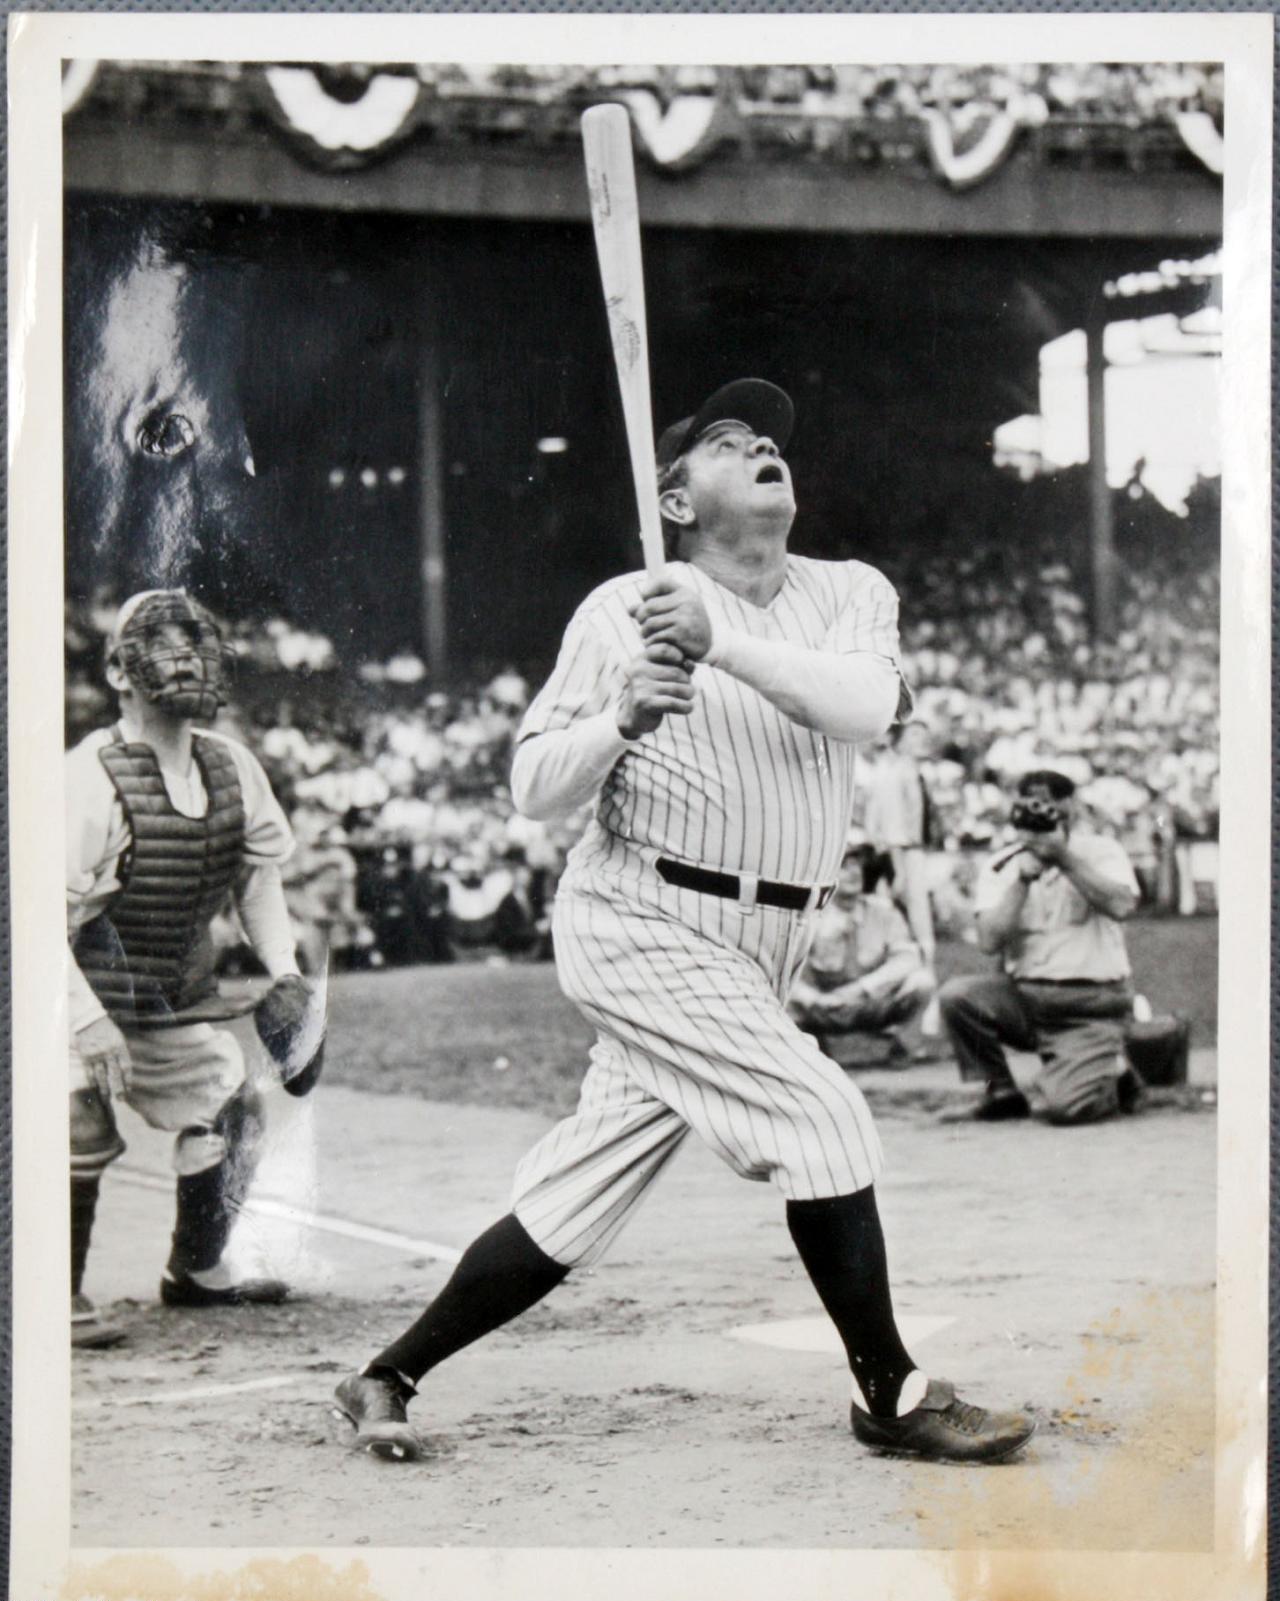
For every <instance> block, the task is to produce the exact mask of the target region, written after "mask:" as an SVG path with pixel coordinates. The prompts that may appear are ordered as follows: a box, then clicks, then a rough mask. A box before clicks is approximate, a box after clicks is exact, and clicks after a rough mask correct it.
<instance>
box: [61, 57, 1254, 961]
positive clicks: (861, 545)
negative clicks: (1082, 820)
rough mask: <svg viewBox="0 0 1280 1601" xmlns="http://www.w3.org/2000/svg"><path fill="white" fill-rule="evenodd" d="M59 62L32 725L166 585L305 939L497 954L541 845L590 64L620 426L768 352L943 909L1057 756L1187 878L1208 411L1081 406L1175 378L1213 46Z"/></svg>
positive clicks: (558, 851)
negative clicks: (215, 671) (59, 215)
mask: <svg viewBox="0 0 1280 1601" xmlns="http://www.w3.org/2000/svg"><path fill="white" fill-rule="evenodd" d="M63 90H64V113H65V122H64V180H65V186H66V206H65V218H66V231H65V264H66V265H65V272H66V306H67V311H66V330H67V338H66V372H67V384H66V442H67V459H66V488H67V496H66V516H67V527H66V549H67V596H68V601H67V635H66V637H67V660H68V702H67V704H68V738H69V739H72V738H75V737H78V735H79V734H80V733H81V732H83V731H84V729H85V728H86V727H88V726H92V725H93V724H94V723H95V722H97V721H100V720H101V718H102V716H103V715H104V712H105V710H106V707H107V700H106V697H105V693H104V688H103V684H102V679H101V667H100V659H101V637H102V633H103V630H104V628H105V626H106V622H107V619H108V617H109V613H110V608H111V606H112V604H113V603H114V602H116V601H118V600H119V599H120V598H122V596H123V595H125V594H127V593H129V592H130V591H131V590H133V589H135V588H139V587H143V586H145V585H149V584H153V583H157V582H162V583H184V584H187V585H189V586H190V587H191V588H193V589H194V590H195V591H196V592H198V593H200V594H201V595H202V596H203V597H204V598H205V599H206V600H208V602H209V603H210V604H211V605H212V606H213V607H214V609H215V610H216V611H217V612H218V613H219V614H220V615H221V616H223V617H224V618H225V619H226V620H227V623H228V626H229V628H230V630H231V632H232V634H233V636H234V638H235V641H236V646H237V654H238V657H239V670H238V687H237V694H236V701H235V705H234V706H233V708H232V714H233V717H234V718H235V720H236V721H237V723H238V725H239V727H240V728H241V730H242V731H243V732H244V734H245V735H246V737H247V738H248V739H249V740H250V741H251V743H252V744H253V745H254V747H255V749H257V750H258V751H259V752H260V754H262V756H263V758H264V760H265V762H266V763H267V765H268V767H269V769H270V771H271V773H272V777H273V779H274V780H275V782H276V783H277V785H278V787H279V789H280V792H281V794H282V795H283V796H284V798H285V799H286V801H287V802H288V804H289V807H290V810H291V813H292V815H293V818H294V822H295V827H296V829H297V832H298V834H299V838H300V841H301V842H302V847H303V848H302V850H301V851H300V853H299V857H298V860H297V863H296V864H295V882H294V884H293V885H292V887H291V893H292V894H293V896H294V900H295V910H297V911H298V912H299V914H300V917H301V918H302V920H303V921H304V922H306V923H308V924H309V925H311V926H316V927H321V928H322V929H323V931H324V933H325V936H326V937H327V938H328V939H329V940H330V941H331V942H332V944H333V947H334V950H335V953H340V952H345V953H346V954H345V958H344V959H346V960H348V961H350V962H351V963H365V964H367V963H374V964H375V965H376V964H378V963H381V962H395V961H399V960H413V959H444V958H447V957H448V956H449V955H451V954H454V953H455V952H456V951H457V950H459V949H463V948H466V947H467V946H469V945H472V944H474V945H475V946H477V947H478V948H487V946H486V941H487V940H488V939H489V937H490V936H492V935H493V932H494V928H495V926H498V925H495V922H494V919H495V917H496V916H497V909H498V908H499V907H501V906H505V907H507V914H508V923H509V924H510V931H511V945H510V949H511V950H512V952H520V953H525V954H531V955H537V954H545V953H546V944H545V940H544V939H543V938H542V935H541V930H542V929H543V928H544V927H545V907H546V903H547V900H548V899H549V896H550V894H551V893H552V892H553V889H554V882H555V876H556V873H557V872H558V867H559V863H560V861H561V859H562V852H563V850H564V847H565V844H566V841H567V840H568V839H570V838H571V837H572V830H571V829H570V828H565V829H552V830H547V829H544V828H542V827H538V826H534V825H530V824H527V823H525V822H524V821H523V820H521V819H519V818H517V817H515V816H513V815H512V811H511V807H510V801H509V796H508V794H507V791H506V787H505V785H506V770H507V761H508V757H509V747H510V741H511V737H512V733H513V731H514V728H515V726H516V723H517V721H518V718H519V715H520V711H521V709H522V707H523V706H524V704H525V703H526V700H527V696H528V694H529V686H530V685H531V684H533V685H536V683H537V681H538V679H539V677H540V675H541V674H542V673H543V672H544V671H545V670H546V668H547V666H548V665H549V663H548V653H549V652H550V651H551V650H552V649H553V648H554V642H555V641H556V640H557V639H558V637H559V635H560V632H561V630H562V628H563V625H564V622H565V620H566V618H567V617H568V615H569V613H570V612H571V611H572V609H573V607H574V606H575V605H576V604H577V602H578V600H580V599H581V597H582V596H583V594H584V593H585V592H586V591H587V590H588V589H589V588H590V587H591V586H592V585H593V584H594V583H597V582H599V581H600V580H602V579H603V578H605V577H608V576H610V575H611V574H613V573H616V572H620V571H624V570H626V569H628V568H630V567H634V566H636V565H638V555H637V549H636V544H635V538H634V526H635V511H634V506H633V503H632V498H631V496H632V491H631V484H630V475H629V472H628V470H627V464H626V463H627V456H626V446H625V440H624V435H623V429H622V419H621V411H620V407H619V405H618V402H617V396H616V386H615V380H614V375H613V370H612V364H611V361H610V358H609V353H608V342H607V338H608V336H607V329H606V323H605V315H604V310H603V307H602V305H601V303H600V296H599V291H598V282H597V277H596V266H595V258H594V253H593V249H592V244H591V238H590V227H589V222H588V216H587V196H586V189H585V184H584V182H583V179H582V173H581V156H580V149H579V145H578V135H577V124H578V117H579V115H580V113H581V111H582V109H583V108H584V107H585V106H587V105H589V104H593V103H596V102H598V101H600V100H602V99H608V100H618V101H621V102H622V103H623V104H625V105H626V106H627V107H628V109H629V111H630V114H631V118H632V124H633V129H634V136H635V143H636V148H637V151H638V153H639V157H640V169H641V170H640V204H641V212H642V216H643V218H644V220H645V224H646V232H645V250H646V277H647V287H648V297H649V324H650V341H651V347H652V348H651V356H652V372H653V388H654V398H655V407H656V411H657V414H658V420H659V422H661V421H664V420H667V419H669V418H671V417H675V416H678V415H680V414H681V413H682V412H683V411H685V410H687V409H688V404H689V401H690V398H691V397H695V396H699V395H701V394H703V393H704V392H706V391H708V390H709V389H711V388H712V387H714V386H715V385H717V384H718V383H720V382H722V381H723V380H724V379H725V378H728V377H732V376H735V375H737V374H739V373H743V372H756V373H759V374H760V375H761V376H764V377H768V378H772V379H774V380H776V381H777V382H780V383H782V384H783V385H784V386H785V387H787V388H788V389H789V391H790V392H791V393H792V394H793V395H794V396H795V398H796V401H797V409H798V413H799V423H798V427H797V431H796V435H795V439H794V442H793V445H792V447H791V449H790V451H789V455H790V457H791V459H792V461H793V464H794V468H795V473H796V478H797V482H798V484H799V485H800V489H801V505H800V516H799V519H798V521H797V525H796V532H795V538H794V547H795V548H796V549H798V550H799V551H801V552H802V553H805V554H811V555H818V556H826V557H850V556H857V557H859V558H862V559H866V560H869V561H872V562H875V563H876V564H878V565H880V566H882V567H883V568H884V569H885V571H886V572H887V573H888V574H889V575H890V576H891V577H892V578H893V580H894V581H895V583H897V585H898V586H899V589H900V592H901V595H902V600H903V645H904V652H905V657H906V662H907V667H908V671H909V673H910V676H911V679H912V682H913V684H914V685H915V686H916V692H917V708H918V713H919V715H920V717H921V718H922V719H923V720H924V721H925V722H926V723H927V724H928V726H929V729H930V734H931V744H932V755H931V758H930V759H929V761H928V762H927V763H926V768H925V776H926V781H927V783H928V785H929V788H930V798H931V800H932V801H933V807H932V813H933V819H934V821H933V829H934V837H933V839H932V841H931V843H932V845H933V846H934V849H935V853H936V859H937V862H938V864H939V871H938V873H937V875H936V876H935V891H936V894H935V899H936V904H937V908H938V911H939V915H940V917H941V920H942V921H943V922H944V923H945V922H946V921H947V919H948V917H949V916H950V917H951V919H952V921H953V922H954V923H955V925H956V926H957V927H959V925H960V923H961V921H962V914H963V906H964V888H965V879H966V871H967V867H966V864H967V863H968V861H969V860H970V856H969V853H970V852H976V851H979V850H981V849H983V848H985V847H986V846H987V845H988V844H989V843H990V841H991V839H992V838H993V836H994V835H995V833H996V832H997V831H998V829H999V827H1000V826H1001V815H1002V813H1001V801H1000V792H999V785H1000V783H1001V781H1002V780H1003V779H1005V778H1006V777H1007V776H1008V775H1009V774H1011V773H1014V772H1017V771H1019V770H1025V769H1026V768H1028V767H1030V766H1039V765H1046V764H1047V761H1048V759H1049V758H1052V759H1053V760H1054V762H1055V763H1057V764H1058V765H1062V766H1065V767H1067V768H1068V769H1069V770H1070V771H1071V773H1072V776H1073V777H1074V778H1076V780H1077V782H1078V783H1079V785H1080V787H1081V791H1082V795H1083V798H1084V800H1085V802H1086V804H1088V805H1089V806H1090V808H1091V809H1092V811H1093V812H1094V815H1095V816H1096V817H1097V818H1098V820H1099V821H1100V822H1101V823H1102V824H1103V826H1105V827H1107V828H1110V829H1112V830H1113V831H1115V832H1116V833H1117V834H1119V835H1120V836H1121V837H1123V838H1124V840H1125V842H1126V845H1127V846H1128V848H1129V850H1130V853H1131V855H1132V856H1133V858H1134V860H1135V863H1136V864H1137V865H1138V868H1139V872H1140V876H1141V877H1142V879H1143V883H1144V887H1145V888H1146V890H1147V893H1148V898H1149V900H1150V902H1151V904H1152V905H1154V906H1157V907H1161V908H1164V909H1166V910H1169V911H1175V910H1181V911H1183V912H1190V911H1196V910H1202V909H1205V908H1208V907H1212V906H1213V905H1214V904H1215V902H1214V895H1215V879H1216V866H1215V855H1216V852H1215V845H1214V841H1215V839H1216V832H1217V771H1218V763H1217V746H1218V739H1217V720H1218V709H1217V652H1218V561H1219V552H1218V545H1219V494H1218V480H1217V476H1216V471H1217V466H1216V458H1215V456H1214V452H1213V448H1212V441H1213V437H1214V435H1215V431H1216V422H1215V419H1214V417H1213V415H1211V414H1210V412H1209V411H1207V410H1206V411H1205V412H1204V414H1202V415H1200V416H1199V417H1198V419H1195V426H1194V427H1193V428H1192V430H1191V432H1190V433H1189V434H1188V435H1187V436H1186V438H1185V439H1184V438H1183V437H1182V436H1181V435H1178V434H1177V431H1176V430H1172V429H1170V430H1166V434H1167V435H1168V438H1169V439H1171V440H1172V441H1173V444H1172V445H1171V447H1170V449H1171V452H1172V454H1171V456H1170V458H1169V459H1167V460H1162V461H1157V459H1156V456H1155V454H1154V451H1155V449H1156V446H1151V447H1148V446H1145V445H1144V446H1143V447H1142V452H1145V453H1142V452H1139V453H1137V454H1135V451H1136V450H1137V447H1136V446H1135V447H1134V450H1131V451H1128V452H1126V449H1125V448H1124V440H1123V438H1122V436H1121V434H1120V432H1119V422H1120V419H1119V417H1118V413H1119V411H1120V410H1121V408H1122V405H1123V406H1127V407H1128V408H1129V409H1130V410H1132V408H1133V398H1132V394H1130V393H1128V392H1126V391H1125V389H1124V383H1125V382H1126V381H1127V380H1126V374H1133V373H1136V372H1137V371H1138V369H1139V368H1141V369H1142V371H1143V372H1150V371H1151V370H1153V369H1158V370H1159V371H1160V372H1162V373H1165V374H1167V375H1169V376H1168V387H1170V388H1172V386H1173V379H1174V376H1175V373H1176V375H1177V378H1178V382H1179V383H1181V382H1182V381H1183V379H1184V378H1185V379H1186V381H1187V383H1188V385H1189V386H1190V387H1189V388H1188V390H1187V393H1188V394H1189V395H1201V394H1203V395H1210V396H1211V395H1212V384H1211V383H1203V382H1200V380H1202V379H1203V378H1204V375H1205V374H1206V373H1209V372H1211V371H1212V370H1214V369H1216V367H1217V365H1218V360H1217V358H1218V352H1219V350H1220V328H1221V293H1220V282H1221V280H1220V270H1219V266H1218V259H1217V254H1216V252H1217V251H1218V248H1219V246H1220V239H1221V205H1222V192H1221V171H1222V140H1221V126H1222V92H1223V89H1222V76H1221V71H1220V69H1218V68H1216V67H1214V66H1213V65H1211V64H1205V65H1194V64H1187V63H1178V64H1163V65H1162V64H1146V65H1116V66H1109V65H1105V64H1082V65H1067V64H1058V65H1034V64H1033V65H1027V66H1020V67H1011V66H972V67H958V66H936V67H922V66H892V65H883V66H874V67H872V66H847V67H842V66H838V65H832V66H829V67H813V66H803V67H801V66H796V67H787V66H772V67H767V68H732V69H730V68H718V67H710V66H708V67H702V68H696V69H695V68H688V67H683V68H666V67H648V68H638V67H627V68H625V69H624V68H617V69H605V68H599V67H596V68H576V67H572V66H553V67H539V68H532V67H529V66H520V67H516V66H492V67H477V66H469V67H466V68H463V67H457V66H449V67H443V66H426V65H404V64H389V65H385V66H380V65H379V66H375V65H368V64H361V65H348V66H344V65H338V64H331V65H323V66H321V65H316V66H305V65H298V64H296V63H289V64H284V63H280V64H273V63H257V64H252V65H247V64H246V65H239V64H229V63H205V64H193V63H165V62H146V63H129V62H121V61H111V62H106V61H104V62H100V63H95V62H75V63H71V64H69V65H68V66H67V67H66V69H65V71H64V84H63ZM1162 363H1163V364H1164V365H1163V366H1162V365H1161V364H1162ZM1188 374H1190V377H1189V378H1188V377H1187V375H1188ZM1196 382H1200V387H1199V388H1195V387H1194V385H1195V383H1196ZM1068 390H1069V391H1070V393H1071V395H1073V396H1074V397H1075V399H1074V400H1073V401H1072V402H1071V406H1069V407H1068V408H1067V409H1068V410H1069V411H1070V412H1071V416H1072V418H1073V419H1074V420H1073V423H1072V427H1071V428H1068V429H1066V431H1065V434H1064V430H1063V429H1062V428H1061V427H1060V426H1058V424H1057V422H1056V421H1055V419H1056V418H1057V417H1058V415H1059V412H1060V410H1061V407H1060V406H1059V405H1058V401H1059V400H1060V399H1061V395H1062V394H1063V393H1066V392H1067V391H1068ZM1055 397H1057V398H1055ZM1188 404H1191V403H1190V402H1188ZM1205 404H1206V405H1207V404H1208V403H1207V402H1206V403H1205ZM1071 407H1074V410H1072V409H1071ZM1073 430H1074V431H1073ZM1067 435H1069V436H1070V437H1066V436H1067ZM1193 438H1194V440H1195V443H1194V445H1193V444H1192V443H1191V442H1190V441H1191V440H1192V439H1193ZM1157 443H1158V442H1157ZM513 902H514V905H515V910H514V911H512V903H513ZM949 909H950V910H949ZM517 914H519V915H517ZM501 926H506V925H501Z"/></svg>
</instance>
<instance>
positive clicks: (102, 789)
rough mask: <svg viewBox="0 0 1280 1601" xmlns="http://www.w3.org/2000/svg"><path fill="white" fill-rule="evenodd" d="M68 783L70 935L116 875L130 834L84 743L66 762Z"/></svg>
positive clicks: (93, 748)
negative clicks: (119, 860)
mask: <svg viewBox="0 0 1280 1601" xmlns="http://www.w3.org/2000/svg"><path fill="white" fill-rule="evenodd" d="M64 774H65V783H66V815H65V823H66V871H67V925H68V931H69V932H70V933H74V932H75V931H76V929H77V928H79V927H80V926H81V924H83V923H85V922H87V921H88V920H89V918H90V917H91V916H92V915H93V902H94V898H95V896H96V895H99V894H100V893H101V892H102V890H103V887H104V885H106V884H108V883H109V882H110V881H111V880H112V878H113V877H114V873H115V865H116V861H117V858H118V857H119V854H120V852H121V851H122V850H123V849H124V848H125V846H126V845H127V843H128V837H129V836H128V829H127V828H126V826H125V822H124V814H123V812H122V810H121V807H120V802H119V800H118V799H117V796H116V792H115V788H114V786H113V785H112V783H111V780H110V779H109V778H108V777H107V772H106V769H105V768H104V767H103V765H102V763H101V762H100V761H99V760H98V747H97V746H96V745H94V744H91V743H90V742H88V741H85V742H82V743H81V744H79V745H77V746H76V747H75V749H74V750H69V751H68V752H67V754H66V757H65V758H64Z"/></svg>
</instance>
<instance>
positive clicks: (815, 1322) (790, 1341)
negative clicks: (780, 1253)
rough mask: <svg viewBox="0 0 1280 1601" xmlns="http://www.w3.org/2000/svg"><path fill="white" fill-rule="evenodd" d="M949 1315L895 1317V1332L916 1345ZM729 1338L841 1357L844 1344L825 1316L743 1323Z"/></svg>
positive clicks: (942, 1325) (948, 1320)
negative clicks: (774, 1321)
mask: <svg viewBox="0 0 1280 1601" xmlns="http://www.w3.org/2000/svg"><path fill="white" fill-rule="evenodd" d="M954 1322H955V1318H953V1317H911V1316H907V1317H899V1319H898V1332H899V1333H900V1334H901V1335H902V1342H903V1344H904V1345H907V1346H915V1345H920V1344H921V1343H922V1342H923V1341H925V1340H927V1339H928V1338H929V1337H930V1335H933V1334H937V1333H938V1331H939V1330H940V1329H945V1328H946V1327H947V1325H948V1324H949V1323H954ZM729 1338H730V1339H731V1340H750V1341H751V1343H752V1344H753V1345H775V1346H777V1347H778V1348H779V1350H782V1351H819V1352H822V1353H823V1354H824V1355H833V1356H843V1355H844V1345H843V1344H842V1343H841V1340H840V1336H839V1335H838V1334H837V1333H836V1326H835V1324H834V1323H833V1322H832V1321H831V1319H830V1318H826V1317H797V1318H788V1319H786V1320H785V1321H784V1322H780V1323H743V1324H742V1325H741V1326H740V1327H739V1328H736V1329H730V1330H729Z"/></svg>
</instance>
